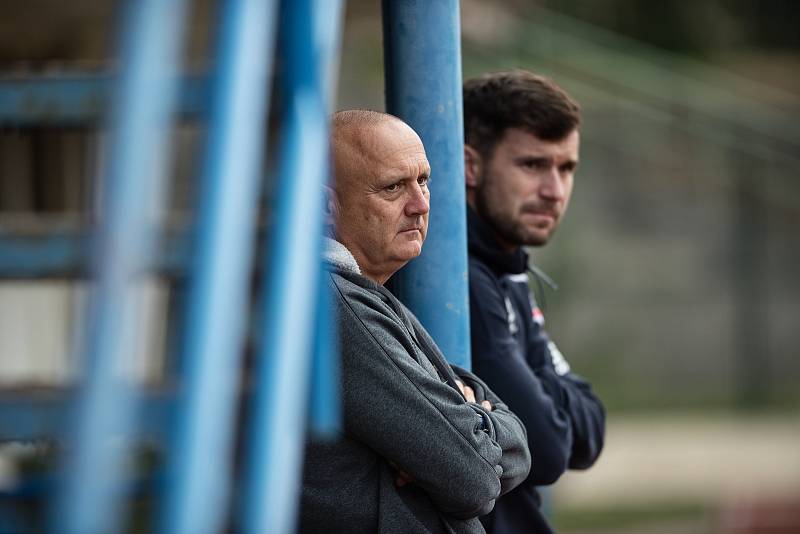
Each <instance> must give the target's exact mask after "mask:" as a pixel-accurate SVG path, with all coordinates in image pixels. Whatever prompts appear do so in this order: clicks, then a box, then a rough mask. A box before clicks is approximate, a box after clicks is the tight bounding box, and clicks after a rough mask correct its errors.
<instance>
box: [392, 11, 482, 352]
mask: <svg viewBox="0 0 800 534" xmlns="http://www.w3.org/2000/svg"><path fill="white" fill-rule="evenodd" d="M383 28H384V58H385V61H384V64H385V66H386V110H387V111H388V112H389V113H393V114H394V115H397V116H398V117H400V118H401V119H403V120H404V121H406V122H407V123H408V124H409V125H410V126H411V127H412V128H414V130H416V132H417V133H418V134H419V136H420V137H421V138H422V142H423V144H424V145H425V151H426V153H427V155H428V161H429V162H430V164H431V183H430V191H431V213H430V223H429V229H428V236H427V239H426V240H425V246H424V247H423V249H422V254H421V255H420V257H419V258H417V259H415V260H414V261H412V262H410V263H409V264H408V265H406V266H405V267H404V268H403V269H401V270H400V272H398V273H397V274H395V275H394V276H393V277H392V279H391V280H390V282H389V285H390V287H391V290H392V291H393V292H394V293H395V295H397V297H398V298H399V299H400V300H401V301H403V303H404V304H406V305H407V306H408V307H409V308H411V310H412V311H413V312H414V314H415V315H416V316H417V317H418V318H419V320H420V321H421V322H422V324H423V325H425V328H426V329H427V330H428V332H430V334H431V335H432V336H433V339H435V340H436V343H437V344H438V345H439V347H440V348H441V349H442V352H444V354H445V356H447V359H448V360H450V361H451V362H453V363H456V364H458V365H460V366H462V367H466V368H469V365H470V344H469V291H468V283H467V273H468V265H467V230H466V224H467V222H466V221H467V215H466V193H465V192H464V131H463V130H464V126H463V116H462V114H463V111H462V97H461V29H460V23H459V2H458V0H436V1H435V2H421V1H419V0H383Z"/></svg>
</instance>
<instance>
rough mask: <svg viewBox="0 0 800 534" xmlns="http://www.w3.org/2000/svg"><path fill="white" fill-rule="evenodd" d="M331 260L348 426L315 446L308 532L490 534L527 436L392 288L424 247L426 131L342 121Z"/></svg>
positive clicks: (381, 121) (336, 127) (390, 121)
mask: <svg viewBox="0 0 800 534" xmlns="http://www.w3.org/2000/svg"><path fill="white" fill-rule="evenodd" d="M332 138H333V142H332V150H333V160H334V169H335V178H336V179H335V186H334V188H333V190H329V191H327V194H328V202H327V212H328V213H327V217H328V221H329V223H330V235H331V236H332V238H331V239H329V240H328V246H327V250H326V253H325V261H326V263H327V264H328V266H329V270H330V278H329V280H330V284H331V286H332V289H333V294H334V300H335V303H336V308H337V312H338V322H339V331H340V340H341V350H342V379H343V397H344V419H345V421H344V432H343V434H342V435H341V436H340V437H339V439H338V440H336V441H332V442H312V443H310V444H309V445H308V448H307V450H306V463H305V469H304V480H303V497H302V512H301V521H300V523H301V531H302V532H326V533H330V532H348V533H358V532H364V533H371V534H373V533H376V532H380V533H383V534H386V533H403V534H408V533H414V532H484V530H483V527H482V526H481V523H480V521H478V519H477V518H478V517H479V516H480V515H482V514H486V513H488V512H489V511H490V510H491V509H492V507H493V506H494V501H495V499H496V498H497V497H498V496H499V495H501V494H503V493H505V492H507V491H509V490H510V489H512V488H513V487H515V486H516V485H517V484H519V483H520V482H521V481H522V480H524V479H525V477H526V475H527V473H528V471H529V469H530V455H529V453H528V449H527V446H526V436H525V429H524V427H523V426H522V424H521V423H520V421H519V419H518V418H517V417H516V416H515V415H514V414H513V413H511V412H510V411H509V410H508V408H507V407H506V406H505V405H504V404H503V403H502V401H501V400H500V399H499V398H498V397H497V396H496V395H494V394H493V393H492V392H491V391H490V390H489V388H487V387H486V385H485V384H484V383H483V382H481V381H480V380H479V379H478V378H476V377H475V376H474V375H472V374H470V373H469V372H467V371H464V370H462V369H458V368H454V367H451V366H450V365H448V364H447V361H446V360H445V357H444V355H443V354H442V353H441V351H440V350H439V349H438V347H437V346H436V344H435V343H434V341H433V339H431V337H430V336H429V335H428V333H427V332H426V331H425V329H424V328H423V327H422V325H421V324H420V323H419V322H418V321H417V319H416V318H415V317H414V315H413V314H412V313H411V312H410V311H409V310H408V309H407V308H406V307H405V306H403V304H401V303H400V302H399V301H398V300H397V299H396V298H395V297H394V296H393V295H392V294H391V293H390V292H389V291H387V290H386V289H385V288H384V287H383V284H384V283H385V282H386V281H387V280H388V279H389V277H391V276H392V274H394V273H395V272H396V271H397V270H398V269H400V268H401V267H402V266H403V265H405V264H406V263H407V262H408V261H409V260H411V259H413V258H415V257H417V256H418V255H419V254H420V252H421V251H422V245H423V243H424V241H425V235H426V233H427V229H428V212H429V209H430V204H429V197H430V192H429V191H428V181H429V179H430V165H429V164H428V160H427V158H426V157H425V149H424V148H423V146H422V142H421V141H420V139H419V137H418V136H417V134H416V133H415V132H414V131H413V130H412V129H411V128H410V127H409V126H408V125H407V124H405V123H404V122H402V121H401V120H400V119H398V118H396V117H393V116H391V115H387V114H384V113H378V112H374V111H362V110H358V111H343V112H340V113H337V114H336V115H334V118H333V124H332Z"/></svg>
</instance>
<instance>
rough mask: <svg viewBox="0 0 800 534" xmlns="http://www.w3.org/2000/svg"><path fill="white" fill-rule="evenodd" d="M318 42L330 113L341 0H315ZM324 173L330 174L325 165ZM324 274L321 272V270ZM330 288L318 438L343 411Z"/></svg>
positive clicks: (320, 359)
mask: <svg viewBox="0 0 800 534" xmlns="http://www.w3.org/2000/svg"><path fill="white" fill-rule="evenodd" d="M313 9H314V13H316V16H315V17H314V22H315V28H314V33H315V35H316V39H315V41H316V43H317V44H318V46H319V48H318V53H319V54H320V60H319V67H320V70H319V77H320V78H319V79H320V81H321V83H322V85H323V88H324V94H325V100H326V102H327V105H326V109H325V113H326V115H327V114H329V113H330V110H331V108H332V107H333V105H334V102H335V91H336V82H337V79H338V68H339V56H340V37H341V22H342V17H343V14H344V2H343V1H341V0H315V5H314V7H313ZM323 172H324V174H325V176H328V175H330V170H329V169H328V168H326V169H325V170H324V171H323ZM320 275H321V276H323V277H324V276H325V273H324V272H322V271H321V272H320ZM329 293H330V288H329V287H328V285H327V284H323V283H321V282H320V285H319V288H318V293H317V303H316V305H315V309H316V320H315V322H316V330H315V334H314V349H313V360H312V365H311V392H310V401H309V402H310V410H309V431H310V432H313V433H314V434H315V435H317V436H320V437H326V436H332V435H334V433H335V432H336V431H337V430H339V428H340V426H341V422H342V421H341V419H342V413H341V412H342V410H341V403H340V397H339V387H340V382H339V343H338V335H337V331H336V325H335V318H334V317H333V313H334V311H333V309H332V302H331V295H330V294H329Z"/></svg>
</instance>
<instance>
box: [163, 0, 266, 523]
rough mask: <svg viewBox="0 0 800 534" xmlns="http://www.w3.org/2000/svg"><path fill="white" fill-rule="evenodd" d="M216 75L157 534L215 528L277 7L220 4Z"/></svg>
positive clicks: (231, 426) (228, 454) (224, 478)
mask: <svg viewBox="0 0 800 534" xmlns="http://www.w3.org/2000/svg"><path fill="white" fill-rule="evenodd" d="M221 8H222V9H223V13H222V16H223V20H222V28H221V31H220V36H219V49H218V56H217V72H216V74H215V76H216V78H215V84H216V85H215V89H214V96H213V99H214V100H213V103H212V106H213V107H212V116H211V123H210V126H209V132H208V138H207V140H206V146H207V150H206V155H207V156H206V161H205V162H204V163H205V165H204V175H203V180H202V184H201V188H202V190H201V200H200V207H199V217H200V219H199V224H198V229H197V244H196V246H197V249H196V251H195V257H194V261H193V267H192V280H191V289H190V294H189V299H188V304H187V306H188V309H187V323H186V324H187V330H186V337H185V339H184V345H183V362H182V370H183V373H182V374H183V376H182V379H183V384H182V385H183V387H184V388H185V390H184V391H183V394H184V397H183V398H181V402H180V410H179V415H178V419H177V428H176V434H175V437H174V440H173V444H172V447H171V450H170V454H171V460H170V466H169V471H168V473H169V475H168V485H167V491H168V494H167V497H166V506H165V508H164V510H163V514H164V516H163V521H162V525H161V527H162V529H161V530H162V532H165V533H169V534H178V533H186V534H202V533H214V532H220V531H221V530H222V526H223V521H224V519H225V516H226V513H227V510H228V508H227V505H228V504H229V494H230V487H231V475H232V472H233V443H234V439H235V421H236V408H237V382H238V379H239V376H240V374H239V373H240V369H241V362H242V358H241V355H242V349H243V341H244V333H245V327H246V317H247V308H248V290H249V282H250V269H251V267H252V256H253V243H254V240H255V235H256V232H255V230H256V222H257V221H256V219H257V206H258V191H259V189H258V185H259V178H260V176H261V173H260V170H261V161H262V158H261V154H262V152H263V149H264V136H265V125H266V114H267V104H268V102H269V84H268V80H269V75H270V73H271V70H272V62H273V48H274V40H275V39H274V29H275V18H276V8H277V5H276V2H275V1H273V0H269V1H264V0H231V1H227V2H224V3H223V4H222V5H221Z"/></svg>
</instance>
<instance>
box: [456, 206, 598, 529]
mask: <svg viewBox="0 0 800 534" xmlns="http://www.w3.org/2000/svg"><path fill="white" fill-rule="evenodd" d="M467 211H468V218H469V219H468V223H469V224H468V228H469V300H470V326H471V331H472V334H471V336H472V368H473V372H474V373H475V374H476V375H478V376H479V377H481V378H482V379H483V380H484V381H485V382H486V384H487V385H488V386H489V387H490V388H491V389H492V390H494V391H495V392H496V393H497V394H498V395H499V396H500V398H502V399H503V401H504V402H505V403H506V404H507V405H508V407H509V408H510V409H511V410H512V411H513V412H514V413H515V414H516V415H517V416H518V417H519V418H520V419H521V420H522V423H523V424H524V425H525V427H526V429H527V431H528V447H529V449H530V452H531V462H532V463H531V471H530V475H529V476H528V478H527V479H526V480H525V481H524V482H523V483H522V484H520V485H519V486H518V487H517V488H516V489H514V490H512V491H511V492H509V493H508V494H506V495H505V496H503V497H502V498H501V499H499V500H498V501H497V504H496V505H495V508H494V511H493V512H492V513H491V514H489V515H487V516H485V517H483V518H481V521H482V522H483V524H484V526H485V528H486V531H487V532H488V533H489V534H511V533H522V532H525V533H531V532H533V533H539V532H545V533H546V532H552V528H551V527H550V526H549V525H548V524H547V521H546V520H545V518H544V516H543V515H542V513H541V510H540V505H541V500H540V498H539V494H538V493H537V491H536V486H541V485H547V484H552V483H553V482H555V481H556V480H557V479H558V477H560V476H561V474H562V473H563V472H564V471H565V470H566V469H567V468H572V469H586V468H588V467H589V466H591V465H592V464H593V463H594V462H595V460H596V459H597V457H598V456H599V455H600V451H601V449H602V448H603V437H604V434H605V411H604V409H603V405H602V404H601V403H600V400H599V399H598V398H597V397H595V395H594V394H593V393H592V390H591V387H590V386H589V384H588V383H587V382H586V381H585V380H583V379H581V378H580V377H578V376H577V375H575V374H573V373H572V372H571V371H570V369H569V364H568V363H567V362H566V360H564V358H563V356H562V355H561V353H560V352H559V351H558V348H557V347H556V346H555V344H554V343H553V342H552V341H550V339H549V338H548V336H547V333H546V332H545V331H544V329H543V325H544V317H543V316H542V314H541V311H540V310H539V308H538V306H537V305H536V302H535V300H534V298H533V294H532V293H531V291H530V289H529V286H528V276H527V274H526V269H527V265H528V257H527V255H526V254H525V252H524V251H523V250H522V249H521V248H520V249H517V251H515V252H513V253H511V252H508V251H506V250H504V249H503V248H502V247H500V246H499V245H498V244H497V242H496V240H495V239H494V237H493V235H492V232H491V230H490V228H489V227H488V226H487V224H486V223H484V222H483V221H482V220H481V219H480V218H479V217H478V215H477V214H475V212H474V211H472V209H470V208H468V209H467Z"/></svg>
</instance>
